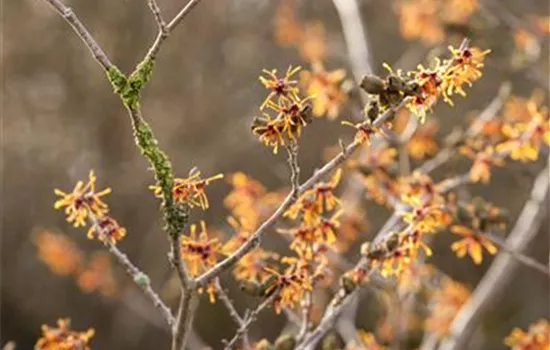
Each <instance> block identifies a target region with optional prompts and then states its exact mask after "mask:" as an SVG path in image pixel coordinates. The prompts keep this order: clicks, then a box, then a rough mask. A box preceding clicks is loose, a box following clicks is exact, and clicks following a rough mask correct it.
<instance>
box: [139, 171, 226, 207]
mask: <svg viewBox="0 0 550 350" xmlns="http://www.w3.org/2000/svg"><path fill="white" fill-rule="evenodd" d="M219 179H223V174H217V175H214V176H211V177H208V178H205V179H203V178H201V172H200V171H199V170H198V169H197V168H193V169H191V171H190V172H189V177H187V178H183V179H182V178H175V179H174V186H173V188H172V195H173V196H174V201H176V203H180V204H185V205H188V206H189V207H191V208H193V207H199V208H201V209H203V210H206V209H208V197H206V193H205V188H206V186H208V185H209V184H210V183H211V182H212V181H215V180H219ZM149 188H150V189H152V190H153V191H154V193H155V196H157V197H158V198H161V197H162V188H161V187H160V186H157V185H153V186H150V187H149Z"/></svg>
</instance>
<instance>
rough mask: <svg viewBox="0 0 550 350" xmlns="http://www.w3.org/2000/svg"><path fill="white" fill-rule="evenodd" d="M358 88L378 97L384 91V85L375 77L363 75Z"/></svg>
mask: <svg viewBox="0 0 550 350" xmlns="http://www.w3.org/2000/svg"><path fill="white" fill-rule="evenodd" d="M359 86H360V87H361V88H362V89H363V90H365V91H366V92H367V93H368V94H371V95H380V94H381V93H383V92H384V91H385V90H386V84H385V83H384V81H383V80H382V79H380V78H379V77H377V76H376V75H371V74H365V75H363V78H361V83H360V84H359Z"/></svg>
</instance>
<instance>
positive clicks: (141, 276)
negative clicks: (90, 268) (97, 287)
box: [89, 214, 175, 326]
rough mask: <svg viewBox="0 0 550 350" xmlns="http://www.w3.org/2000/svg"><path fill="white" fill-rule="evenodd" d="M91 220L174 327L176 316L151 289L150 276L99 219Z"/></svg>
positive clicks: (112, 252) (104, 240)
mask: <svg viewBox="0 0 550 350" xmlns="http://www.w3.org/2000/svg"><path fill="white" fill-rule="evenodd" d="M89 218H90V220H91V222H92V225H93V227H96V232H97V234H98V236H99V237H101V238H102V240H103V243H104V244H105V246H106V247H107V249H108V250H109V252H110V253H111V254H112V255H113V256H114V257H115V258H116V259H117V261H118V262H119V264H120V265H122V266H123V267H124V269H125V270H126V273H127V274H128V275H129V276H130V277H132V280H133V281H134V282H135V283H136V285H137V286H138V287H139V288H140V289H141V290H142V291H143V293H144V294H145V296H147V298H149V300H150V301H151V302H152V303H153V305H154V306H155V307H156V308H157V309H159V311H160V313H161V315H162V316H163V318H164V320H165V321H166V323H167V324H168V325H169V326H173V325H174V323H175V319H174V316H173V315H172V311H170V308H168V306H166V304H164V302H163V301H162V299H161V298H160V296H159V295H158V294H157V292H155V291H154V290H153V288H152V287H151V281H150V279H149V276H147V275H146V274H145V273H144V272H142V271H141V270H140V269H139V268H138V267H136V266H135V265H134V264H133V263H132V262H131V261H130V259H129V258H128V255H126V254H125V253H123V252H122V251H121V250H120V249H118V247H117V246H116V244H115V243H113V242H112V241H111V240H110V238H109V236H108V235H107V234H106V233H105V229H103V228H102V227H101V225H100V224H99V222H98V219H97V218H96V217H95V216H93V215H91V214H90V215H89Z"/></svg>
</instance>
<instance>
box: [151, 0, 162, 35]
mask: <svg viewBox="0 0 550 350" xmlns="http://www.w3.org/2000/svg"><path fill="white" fill-rule="evenodd" d="M147 4H148V5H149V8H150V9H151V12H153V16H154V17H155V21H156V22H157V25H158V27H159V31H161V32H165V31H166V22H165V21H164V18H163V17H162V12H161V11H160V7H159V5H158V4H157V0H147Z"/></svg>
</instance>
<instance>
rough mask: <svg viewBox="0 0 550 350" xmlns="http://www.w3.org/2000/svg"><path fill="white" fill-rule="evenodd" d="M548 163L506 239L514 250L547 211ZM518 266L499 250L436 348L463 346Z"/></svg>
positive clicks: (528, 240)
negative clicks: (446, 335) (447, 334)
mask: <svg viewBox="0 0 550 350" xmlns="http://www.w3.org/2000/svg"><path fill="white" fill-rule="evenodd" d="M549 160H550V159H549ZM549 170H550V168H549V167H548V166H547V167H546V168H545V169H544V170H542V171H541V172H540V173H539V175H538V176H537V178H536V180H535V182H534V185H533V189H532V190H531V199H530V200H529V201H527V203H526V204H525V206H524V207H523V210H522V211H521V213H520V215H519V217H518V219H517V221H516V224H515V226H514V228H513V229H512V231H511V233H510V235H509V236H508V238H507V239H506V246H507V247H509V249H511V250H513V251H516V252H523V251H524V250H525V249H527V247H528V245H529V244H530V243H531V242H532V241H533V239H534V238H535V237H536V234H537V232H538V231H539V229H540V227H541V225H542V222H543V219H544V217H545V216H546V214H547V209H548V208H547V206H546V204H547V203H546V202H547V201H548V188H549V174H548V172H549ZM517 267H518V263H517V261H516V259H514V257H512V256H511V255H510V254H507V253H504V254H503V253H500V254H499V255H498V256H497V257H496V259H495V260H494V261H493V263H492V264H491V267H490V268H489V270H488V271H487V273H486V274H485V276H484V277H483V279H482V280H481V282H480V283H479V284H478V286H477V288H476V289H475V291H474V292H473V293H472V296H471V297H470V299H469V300H468V301H467V302H466V304H464V306H463V307H462V308H461V310H460V312H459V313H458V315H457V316H456V318H455V320H454V322H453V324H452V325H451V327H450V335H449V337H448V338H446V339H445V340H444V341H443V343H442V344H441V346H440V347H439V349H441V350H452V349H465V348H466V347H467V343H468V340H469V338H470V335H471V333H472V331H473V330H474V329H475V327H476V324H477V323H478V322H479V320H480V319H481V316H482V315H483V314H485V312H486V311H487V310H488V308H489V307H490V306H491V305H492V304H493V303H494V302H495V301H496V300H497V298H498V294H499V293H500V292H502V291H503V290H504V289H505V287H506V285H507V284H508V282H509V281H510V279H511V278H512V276H513V275H514V273H515V272H516V269H517Z"/></svg>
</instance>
